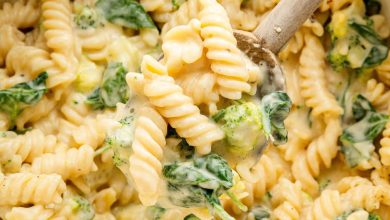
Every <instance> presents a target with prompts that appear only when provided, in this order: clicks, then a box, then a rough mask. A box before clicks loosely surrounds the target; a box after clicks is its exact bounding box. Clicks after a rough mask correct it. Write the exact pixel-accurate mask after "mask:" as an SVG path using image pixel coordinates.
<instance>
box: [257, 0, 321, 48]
mask: <svg viewBox="0 0 390 220" xmlns="http://www.w3.org/2000/svg"><path fill="white" fill-rule="evenodd" d="M321 2H322V0H281V1H280V2H279V4H277V5H276V7H275V8H274V9H273V10H272V11H271V12H270V13H269V14H268V15H267V17H266V18H265V20H264V21H263V22H261V24H260V25H259V26H258V27H257V28H256V30H255V31H254V32H253V34H254V35H255V36H256V37H257V38H258V39H261V40H262V42H264V47H265V48H268V49H269V50H270V51H272V52H273V53H275V54H277V53H278V52H279V50H280V49H281V48H282V47H283V46H284V45H285V44H286V43H287V41H288V40H289V39H290V38H291V37H292V35H294V33H295V32H296V31H297V29H298V28H299V27H300V26H301V25H302V24H303V23H304V22H305V21H306V19H308V18H309V17H310V16H311V15H312V14H313V12H314V11H315V10H316V9H317V8H318V6H319V5H320V3H321Z"/></svg>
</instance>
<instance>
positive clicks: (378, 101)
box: [365, 79, 390, 111]
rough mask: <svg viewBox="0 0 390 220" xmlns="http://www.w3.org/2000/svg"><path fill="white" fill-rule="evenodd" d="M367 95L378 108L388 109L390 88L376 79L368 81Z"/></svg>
mask: <svg viewBox="0 0 390 220" xmlns="http://www.w3.org/2000/svg"><path fill="white" fill-rule="evenodd" d="M365 96H366V97H367V99H368V100H369V101H370V102H371V104H372V105H373V106H374V107H375V108H376V109H378V110H382V111H383V110H384V111H386V110H387V109H388V107H389V100H390V90H389V89H388V88H387V87H386V86H385V85H384V84H383V83H381V82H378V81H376V80H375V79H370V80H368V81H367V87H366V92H365Z"/></svg>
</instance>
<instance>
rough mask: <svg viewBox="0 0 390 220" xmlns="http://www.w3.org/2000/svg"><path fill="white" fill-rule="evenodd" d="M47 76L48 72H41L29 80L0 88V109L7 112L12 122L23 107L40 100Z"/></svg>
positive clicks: (45, 90)
mask: <svg viewBox="0 0 390 220" xmlns="http://www.w3.org/2000/svg"><path fill="white" fill-rule="evenodd" d="M47 78H48V74H47V73H46V72H43V73H41V74H39V75H38V77H37V78H35V79H34V80H32V81H30V82H24V83H19V84H16V85H15V86H13V87H11V88H8V89H4V90H0V111H2V112H4V113H6V114H8V117H9V118H10V119H11V122H12V124H14V122H15V119H16V118H17V116H18V115H19V114H20V113H21V112H22V111H23V110H24V109H25V108H27V107H28V106H31V105H34V104H36V103H38V102H39V100H41V98H42V96H43V95H44V94H45V93H46V92H47V88H46V79H47Z"/></svg>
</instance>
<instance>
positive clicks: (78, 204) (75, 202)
mask: <svg viewBox="0 0 390 220" xmlns="http://www.w3.org/2000/svg"><path fill="white" fill-rule="evenodd" d="M70 202H71V204H72V211H73V212H74V213H76V215H77V216H78V219H80V220H92V219H93V218H94V217H95V210H94V209H93V207H92V205H91V203H89V201H88V200H87V199H85V198H83V197H81V196H75V197H73V198H71V200H70Z"/></svg>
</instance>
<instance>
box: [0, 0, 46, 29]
mask: <svg viewBox="0 0 390 220" xmlns="http://www.w3.org/2000/svg"><path fill="white" fill-rule="evenodd" d="M38 3H39V1H36V0H23V1H18V2H16V3H14V4H11V3H9V2H5V3H4V4H3V8H1V9H0V26H3V25H5V24H9V25H12V26H15V27H17V28H28V27H32V26H34V25H35V24H36V23H37V22H38V20H39V16H40V12H39V10H38V6H39V4H38ZM26 18H28V19H26Z"/></svg>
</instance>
